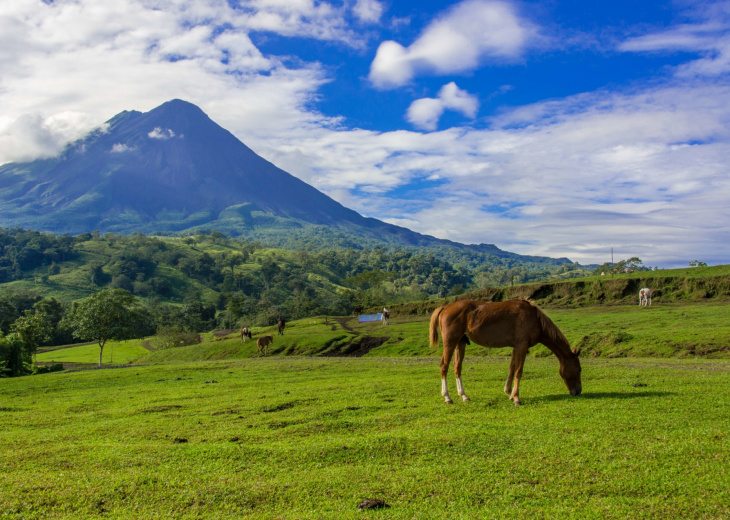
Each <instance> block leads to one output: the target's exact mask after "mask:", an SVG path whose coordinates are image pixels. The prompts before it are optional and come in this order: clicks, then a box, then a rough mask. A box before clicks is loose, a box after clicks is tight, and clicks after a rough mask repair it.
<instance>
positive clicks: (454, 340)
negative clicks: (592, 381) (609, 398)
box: [429, 300, 583, 405]
mask: <svg viewBox="0 0 730 520" xmlns="http://www.w3.org/2000/svg"><path fill="white" fill-rule="evenodd" d="M439 330H441V337H442V339H443V342H444V352H443V355H442V356H441V395H442V396H443V397H444V399H445V400H446V402H447V403H452V402H453V401H452V400H451V397H449V391H448V387H447V384H446V376H447V374H448V370H449V363H451V356H452V355H453V354H454V352H456V358H455V359H454V374H455V375H456V388H457V390H458V392H459V395H460V396H461V398H462V399H463V400H464V401H469V398H468V397H467V395H466V393H464V384H463V383H462V381H461V364H462V362H463V361H464V353H465V350H466V346H467V345H468V344H469V343H470V341H469V340H471V341H473V342H474V343H476V344H478V345H482V346H484V347H489V348H500V347H512V360H511V361H510V365H509V375H508V376H507V382H506V383H505V385H504V392H505V393H506V394H507V395H509V398H510V399H511V400H512V402H513V403H514V404H515V405H519V404H522V403H521V401H520V395H519V388H520V379H521V378H522V368H523V366H524V364H525V356H527V352H528V350H529V349H530V347H532V346H534V345H536V344H537V343H542V344H543V345H545V346H546V347H547V348H549V349H550V350H551V351H552V352H553V354H555V357H557V358H558V361H559V362H560V376H561V377H562V378H563V381H565V385H566V386H567V387H568V391H570V395H580V393H581V390H582V388H583V387H582V385H581V380H580V372H581V368H580V361H579V360H578V353H579V351H578V350H570V344H569V343H568V340H567V339H565V336H564V335H563V333H562V332H560V329H558V327H557V326H556V325H555V324H554V323H553V322H552V321H551V320H550V318H548V317H547V315H546V314H545V313H544V312H543V311H542V310H541V309H540V308H539V307H538V306H537V305H535V304H534V303H533V302H531V301H528V300H508V301H506V302H495V303H490V302H480V301H473V300H460V301H456V302H453V303H449V304H448V305H444V306H443V307H439V308H438V309H436V310H435V311H433V314H432V315H431V326H430V330H429V339H430V342H431V347H435V346H436V345H438V342H439V338H438V332H439Z"/></svg>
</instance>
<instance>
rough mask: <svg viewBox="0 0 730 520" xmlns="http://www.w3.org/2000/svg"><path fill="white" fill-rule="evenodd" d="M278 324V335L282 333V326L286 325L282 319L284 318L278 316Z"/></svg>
mask: <svg viewBox="0 0 730 520" xmlns="http://www.w3.org/2000/svg"><path fill="white" fill-rule="evenodd" d="M277 325H278V326H279V336H283V335H284V327H286V322H285V321H284V318H279V322H278V323H277Z"/></svg>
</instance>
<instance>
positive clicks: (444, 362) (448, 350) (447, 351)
mask: <svg viewBox="0 0 730 520" xmlns="http://www.w3.org/2000/svg"><path fill="white" fill-rule="evenodd" d="M453 355H454V347H451V346H448V345H447V344H446V343H444V353H443V354H442V355H441V395H442V396H443V398H444V400H445V401H446V402H447V403H448V404H451V403H453V402H454V401H452V400H451V397H450V396H449V387H448V385H447V384H446V377H447V376H448V374H449V364H450V363H451V356H453Z"/></svg>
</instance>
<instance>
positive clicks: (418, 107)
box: [406, 81, 479, 130]
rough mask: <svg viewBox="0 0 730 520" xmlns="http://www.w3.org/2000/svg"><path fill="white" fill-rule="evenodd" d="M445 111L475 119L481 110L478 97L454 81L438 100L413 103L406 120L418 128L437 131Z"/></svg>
mask: <svg viewBox="0 0 730 520" xmlns="http://www.w3.org/2000/svg"><path fill="white" fill-rule="evenodd" d="M444 110H454V111H456V112H459V113H461V114H463V115H464V116H466V117H469V118H474V117H475V116H476V114H477V110H479V100H478V99H477V98H476V96H473V95H472V94H469V93H468V92H467V91H465V90H461V89H460V88H459V87H457V86H456V83H454V82H453V81H452V82H451V83H447V84H446V85H444V86H443V87H441V90H440V91H439V93H438V98H436V99H434V98H422V99H417V100H416V101H414V102H413V103H411V106H410V107H408V112H407V113H406V119H407V120H408V121H409V122H410V123H411V124H413V125H414V126H416V127H417V128H421V129H423V130H435V129H436V127H437V126H438V122H439V119H440V118H441V115H442V114H443V112H444Z"/></svg>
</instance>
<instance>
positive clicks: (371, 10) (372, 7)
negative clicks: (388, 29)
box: [352, 0, 383, 23]
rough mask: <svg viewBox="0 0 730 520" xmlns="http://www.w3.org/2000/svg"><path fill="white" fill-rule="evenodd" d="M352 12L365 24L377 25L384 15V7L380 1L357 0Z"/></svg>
mask: <svg viewBox="0 0 730 520" xmlns="http://www.w3.org/2000/svg"><path fill="white" fill-rule="evenodd" d="M352 12H353V13H354V14H355V16H356V17H357V18H358V19H359V20H361V21H363V22H370V23H376V22H379V21H380V17H381V16H382V15H383V5H382V4H381V3H380V2H378V0H357V1H356V2H355V6H354V7H353V8H352Z"/></svg>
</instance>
